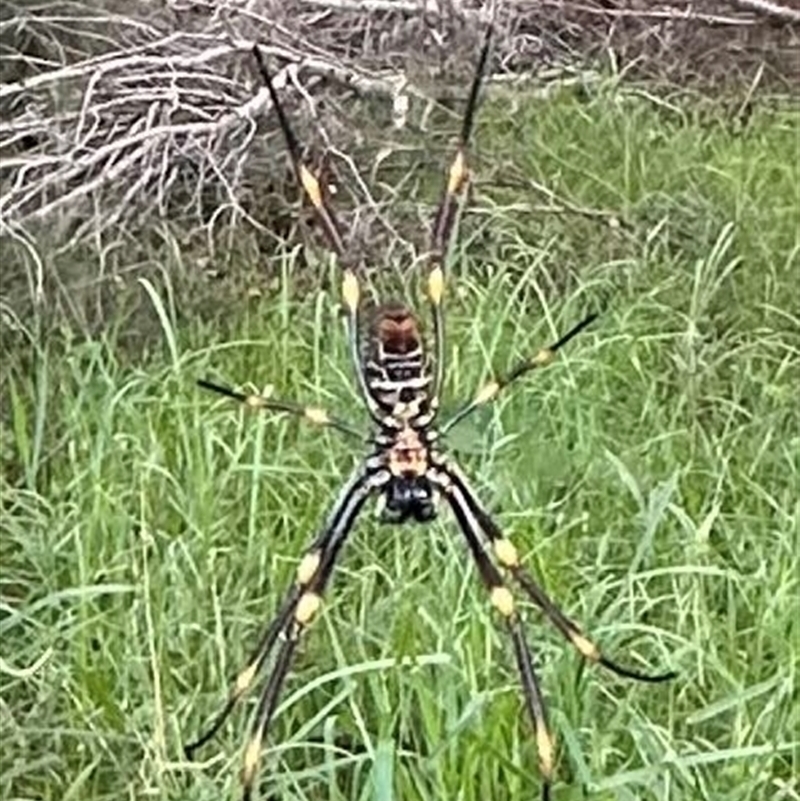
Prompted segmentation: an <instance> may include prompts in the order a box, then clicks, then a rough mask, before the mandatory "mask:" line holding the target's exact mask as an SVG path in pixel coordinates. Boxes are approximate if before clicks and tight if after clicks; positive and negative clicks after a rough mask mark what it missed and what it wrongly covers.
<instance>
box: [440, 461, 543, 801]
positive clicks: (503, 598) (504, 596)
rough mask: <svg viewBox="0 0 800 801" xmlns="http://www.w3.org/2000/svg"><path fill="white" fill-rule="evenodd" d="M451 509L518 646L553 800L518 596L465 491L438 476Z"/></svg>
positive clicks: (538, 696)
mask: <svg viewBox="0 0 800 801" xmlns="http://www.w3.org/2000/svg"><path fill="white" fill-rule="evenodd" d="M436 481H437V483H438V485H439V486H440V488H441V490H442V492H443V494H444V496H445V497H446V498H447V500H448V502H449V504H450V508H451V509H452V510H453V514H454V515H455V518H456V521H457V522H458V525H459V528H460V529H461V532H462V533H463V535H464V537H465V539H466V540H467V545H468V546H469V549H470V552H471V553H472V557H473V559H474V560H475V564H476V566H477V568H478V572H479V573H480V576H481V579H482V580H483V583H484V585H485V586H486V589H487V590H488V592H489V599H490V601H491V603H492V605H493V606H494V607H495V608H496V609H497V611H498V612H499V613H500V614H501V615H502V617H503V619H504V620H505V623H506V626H507V627H508V630H509V634H510V635H511V641H512V643H513V645H514V657H515V659H516V662H517V669H518V670H519V675H520V681H521V682H522V691H523V694H524V696H525V706H526V708H527V710H528V714H529V716H530V718H531V721H532V723H533V729H534V734H535V737H536V750H537V753H538V755H539V769H540V771H541V773H542V779H543V782H542V801H549V799H550V790H551V787H552V783H553V773H554V765H555V745H554V742H553V736H552V734H551V732H550V727H549V725H548V723H547V708H546V706H545V702H544V697H543V695H542V691H541V688H540V686H539V680H538V678H537V676H536V670H535V669H534V667H533V658H532V656H531V649H530V646H529V645H528V643H527V640H526V639H525V633H524V631H523V629H522V621H521V620H520V617H519V613H518V612H517V609H516V604H515V601H514V596H513V595H512V593H511V591H510V590H509V589H508V587H507V586H506V585H505V583H504V581H503V577H502V576H501V575H500V571H499V570H498V569H497V567H495V565H494V563H493V562H492V560H491V558H490V557H489V555H488V554H487V553H486V550H485V549H484V547H483V544H482V543H481V534H480V530H481V527H480V525H479V523H478V521H477V519H476V517H475V514H474V513H473V511H472V508H471V506H470V504H469V503H468V502H467V500H466V498H465V495H464V492H463V490H462V489H461V488H460V487H459V486H458V484H457V483H456V482H454V481H451V480H450V478H449V476H447V475H446V474H441V475H437V476H436Z"/></svg>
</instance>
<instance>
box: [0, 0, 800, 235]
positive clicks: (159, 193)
mask: <svg viewBox="0 0 800 801" xmlns="http://www.w3.org/2000/svg"><path fill="white" fill-rule="evenodd" d="M497 5H498V12H497V15H498V19H497V24H498V27H499V29H500V36H498V38H497V44H496V48H495V69H496V70H498V69H499V71H500V72H501V73H505V74H509V73H513V74H519V73H525V74H531V73H534V74H539V75H541V74H542V73H543V70H545V69H550V70H551V71H552V68H553V67H554V66H555V67H556V68H557V70H560V69H563V68H564V67H565V65H566V66H569V65H582V64H585V62H586V61H587V60H591V59H592V58H594V57H595V56H597V55H601V56H602V57H604V58H605V57H607V54H608V53H609V52H614V53H615V54H616V63H617V64H618V66H620V67H622V68H624V69H625V70H626V72H628V73H631V72H634V73H635V72H636V71H637V70H638V71H639V72H640V73H641V74H648V70H649V72H650V73H651V74H659V70H661V71H662V72H663V73H664V75H665V76H666V77H667V78H668V79H670V78H671V79H674V78H676V77H680V78H682V77H683V75H680V76H677V75H676V73H675V72H674V69H675V64H676V63H677V64H678V65H679V67H683V68H685V69H686V70H691V69H696V68H698V65H701V66H703V67H704V68H705V66H708V67H709V68H712V69H716V68H717V66H716V65H717V64H720V63H723V62H724V59H722V58H721V55H720V54H721V47H722V45H721V44H720V41H722V42H726V43H731V42H732V43H733V46H734V49H733V50H732V51H731V52H733V53H734V55H735V56H736V57H738V58H740V59H741V63H742V64H746V63H749V62H747V59H746V58H745V56H746V55H747V54H748V53H749V52H751V50H753V51H754V52H756V57H757V59H756V60H757V66H758V70H755V69H753V70H750V75H751V76H752V75H757V76H758V79H759V80H760V79H761V76H762V72H763V62H764V61H765V59H767V58H774V57H775V54H776V53H777V54H780V53H782V52H784V50H786V49H787V48H788V47H790V46H792V45H796V44H797V29H796V28H791V27H788V28H781V29H780V30H779V31H778V33H777V34H776V35H775V36H774V37H773V39H774V41H773V40H769V42H770V48H769V49H768V51H767V50H766V49H765V50H764V51H763V52H762V51H758V48H757V47H756V48H755V49H754V48H752V47H751V44H750V43H751V41H755V42H756V43H757V44H758V43H760V42H761V41H762V39H763V38H764V36H766V34H762V32H763V30H764V27H765V24H766V23H765V20H766V21H768V22H770V23H775V22H778V23H784V22H789V23H792V22H795V23H796V22H798V18H800V12H798V11H796V10H794V9H793V8H790V7H789V6H788V5H785V4H780V3H777V2H767V1H766V0H729V1H728V2H722V0H719V1H718V2H707V3H702V4H699V3H693V2H689V1H688V0H683V2H660V3H642V2H637V3H633V2H616V3H614V2H603V3H599V2H592V0H582V1H580V0H576V1H575V2H569V0H540V1H538V2H537V1H534V0H506V2H504V3H498V4H497ZM154 8H156V4H153V3H150V2H146V0H128V2H126V3H124V4H123V3H122V2H120V1H119V0H106V2H92V3H90V2H88V0H86V3H85V4H81V3H80V2H52V3H42V4H40V5H35V6H32V5H30V4H26V5H24V6H23V5H18V6H14V5H13V4H11V3H8V4H6V8H5V9H4V16H3V17H2V18H0V48H1V49H2V55H3V60H2V67H1V69H2V82H0V120H2V121H1V122H0V221H1V222H2V225H3V227H6V226H9V225H19V224H24V225H27V224H32V223H37V222H38V223H48V224H49V222H50V221H51V220H62V219H64V218H71V219H73V220H74V219H78V220H80V221H81V224H80V225H79V227H78V229H77V232H74V230H73V234H74V235H76V236H78V237H80V236H84V235H87V234H89V233H96V232H97V230H98V229H103V228H104V227H107V226H109V225H113V224H116V223H119V222H120V221H126V222H130V221H131V220H133V219H137V218H138V219H139V220H140V221H141V220H142V219H147V218H148V217H149V216H151V215H154V214H155V215H158V216H165V217H170V218H182V219H187V218H188V219H189V220H190V222H192V224H196V223H197V222H203V221H207V220H208V218H209V217H210V216H211V217H213V216H214V212H213V210H212V211H211V212H210V211H209V209H208V208H205V206H207V205H208V203H209V197H211V204H212V206H213V205H216V207H219V206H222V205H225V206H228V207H233V208H235V209H240V210H241V203H242V194H243V193H242V187H243V183H244V176H245V174H246V172H247V164H248V159H249V156H250V155H252V153H253V150H254V148H255V147H256V142H258V143H260V138H259V139H258V140H256V137H255V134H256V131H257V124H258V123H259V122H261V121H262V120H264V119H265V117H266V115H265V111H266V110H267V106H268V104H269V100H268V97H267V94H266V92H265V91H263V90H262V89H260V87H259V84H258V83H257V82H256V81H255V79H254V75H253V74H252V72H251V70H250V67H249V51H250V49H251V47H252V46H253V44H254V43H255V42H256V41H258V42H260V43H261V44H262V46H263V47H264V50H265V53H267V54H268V56H269V58H270V59H271V61H272V63H273V69H274V71H275V73H276V84H277V85H278V87H279V88H284V87H285V89H286V92H287V93H291V92H294V93H295V94H296V95H297V96H299V98H301V99H302V100H303V104H304V105H306V106H309V105H311V106H313V104H314V101H315V98H317V97H319V96H320V94H321V92H323V90H324V91H325V92H326V94H330V92H331V91H332V90H333V89H336V90H337V91H340V92H341V91H342V90H343V89H344V90H345V91H347V92H349V93H356V94H358V95H360V96H362V97H363V96H371V97H379V98H381V99H382V100H383V101H385V102H386V104H387V106H388V107H389V108H393V110H394V115H395V120H396V121H397V124H402V123H403V122H404V121H405V120H406V118H407V117H406V112H407V109H408V101H409V98H413V97H414V96H415V95H426V94H427V93H426V92H425V91H424V90H423V89H422V88H421V87H422V86H436V87H437V94H440V90H442V89H446V88H447V87H448V85H450V84H452V85H453V86H456V87H458V86H460V85H461V83H462V82H463V81H462V80H461V73H466V72H468V70H469V59H470V58H471V56H472V55H473V52H474V45H475V42H476V41H477V39H478V37H479V36H480V29H481V28H482V26H483V25H484V24H485V22H486V19H487V16H488V15H489V14H490V13H491V12H490V10H488V6H487V5H486V4H483V5H482V4H481V3H480V2H477V0H475V1H472V0H470V1H468V0H451V1H450V2H444V0H418V1H417V0H286V1H285V2H282V1H281V0H261V2H259V1H258V0H250V1H249V2H245V1H244V0H222V1H221V2H220V1H215V2H212V0H171V2H168V3H166V4H165V5H162V4H158V6H157V9H158V10H154ZM700 9H702V12H701V11H700ZM720 30H722V31H723V34H722V39H720V38H719V37H717V36H716V32H719V31H720ZM759 36H761V37H762V38H761V39H759V38H758V37H759ZM698 37H699V38H698ZM703 37H705V38H703ZM715 37H716V38H715ZM753 37H756V38H755V39H754V38H753ZM695 39H698V41H699V44H696V42H695ZM689 41H691V42H692V47H695V50H692V49H691V48H690V47H689V46H688V45H687V42H689ZM775 42H777V44H778V46H777V47H773V46H772V45H773V44H774V43H775ZM706 43H709V44H708V46H707V47H706ZM681 48H684V51H685V52H684V51H682V50H681ZM697 48H700V49H697ZM704 48H705V49H704ZM706 51H707V52H706ZM765 53H767V55H765ZM704 55H705V56H706V57H705V60H704V58H703V57H704ZM415 62H416V63H415ZM737 63H738V62H737ZM754 63H755V62H754ZM786 63H790V61H788V60H787V61H786ZM426 65H428V66H427V67H426ZM430 65H435V67H436V68H437V69H438V71H439V75H438V76H437V77H434V78H433V79H431V76H430ZM742 69H743V71H745V72H746V71H747V70H746V69H745V67H742ZM723 70H724V72H725V74H726V75H727V74H729V73H730V72H732V70H731V69H730V66H729V65H728V66H724V67H722V68H720V71H723ZM776 71H777V72H778V73H781V68H780V67H778V68H776ZM784 72H785V71H784ZM447 76H450V77H449V78H448V77H447ZM781 77H782V79H784V78H785V75H783V73H781ZM275 163H280V164H282V163H283V162H282V161H280V162H278V161H275Z"/></svg>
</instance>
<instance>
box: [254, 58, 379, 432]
mask: <svg viewBox="0 0 800 801" xmlns="http://www.w3.org/2000/svg"><path fill="white" fill-rule="evenodd" d="M253 56H254V57H255V60H256V63H257V64H258V69H259V72H260V73H261V77H262V79H263V81H264V84H265V85H266V87H267V91H268V92H269V96H270V100H271V101H272V105H273V107H274V109H275V113H276V114H277V116H278V123H279V125H280V128H281V131H282V133H283V138H284V140H285V141H286V147H287V149H288V151H289V156H290V157H291V160H292V166H293V167H294V172H295V175H296V176H297V182H298V183H299V185H300V187H301V188H302V190H303V192H304V193H305V196H306V197H307V198H308V199H309V201H310V202H311V205H312V206H313V207H314V212H315V213H316V216H317V220H318V221H319V223H320V225H321V227H322V231H323V234H324V236H325V241H326V242H327V244H328V247H329V248H330V250H331V251H332V252H333V254H334V255H335V256H336V259H337V261H338V262H339V263H340V266H341V268H342V298H343V299H344V305H345V309H346V312H347V337H348V342H349V345H350V360H351V362H352V363H353V367H354V369H355V373H356V378H357V380H358V385H359V389H360V391H361V396H362V398H363V400H364V403H365V404H366V406H367V409H368V410H369V413H370V416H371V417H372V418H373V420H375V421H376V422H380V420H381V413H380V407H379V406H378V404H377V403H376V401H375V400H374V399H373V398H372V396H371V395H370V393H369V388H368V386H367V379H366V374H365V372H364V365H363V364H362V360H361V354H360V352H359V343H358V332H359V310H360V303H361V288H360V286H359V283H358V278H357V277H356V273H355V270H354V269H353V264H352V258H348V257H349V255H350V254H349V252H348V249H347V247H346V246H345V243H344V239H343V238H342V234H341V226H340V225H339V222H338V220H337V218H336V214H335V213H334V211H333V209H332V208H331V206H330V204H329V203H328V202H327V200H326V197H325V193H324V192H323V189H322V186H321V185H320V182H319V181H318V180H317V178H316V176H315V175H314V173H313V172H311V169H310V168H309V167H308V165H307V164H306V163H305V161H304V160H303V156H302V152H301V148H300V143H299V141H298V139H297V136H296V134H295V133H294V131H293V130H292V127H291V126H290V125H289V120H288V118H287V116H286V112H285V110H284V108H283V106H282V105H281V102H280V99H279V97H278V92H277V91H276V89H275V86H274V84H273V82H272V76H271V75H270V72H269V70H268V69H267V64H266V61H265V60H264V57H263V56H262V55H261V50H260V49H259V47H258V45H256V46H254V47H253Z"/></svg>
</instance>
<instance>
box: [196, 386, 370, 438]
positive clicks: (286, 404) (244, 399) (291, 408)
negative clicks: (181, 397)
mask: <svg viewBox="0 0 800 801" xmlns="http://www.w3.org/2000/svg"><path fill="white" fill-rule="evenodd" d="M197 385H198V386H199V387H202V388H203V389H208V390H211V391H212V392H216V393H217V394H218V395H224V396H225V397H226V398H232V399H233V400H236V401H239V403H241V404H243V405H244V406H246V407H247V408H248V409H254V410H258V409H265V410H267V411H273V412H286V413H287V414H291V415H294V416H295V417H302V418H303V420H305V421H306V422H308V423H312V424H314V425H317V426H323V427H326V428H334V429H336V430H337V431H341V432H342V433H343V434H348V435H349V436H351V437H357V438H358V439H359V440H361V441H362V442H363V441H364V434H363V432H362V431H360V430H359V429H358V428H356V427H355V426H354V425H353V424H352V423H349V422H347V420H342V419H341V418H339V417H334V416H332V415H331V414H329V413H328V411H327V410H326V409H323V408H322V407H321V406H304V405H303V404H302V403H297V402H295V401H290V400H283V399H282V398H273V397H270V396H266V395H256V394H249V393H246V392H238V391H236V390H235V389H231V388H230V387H225V386H222V385H221V384H215V383H214V382H213V381H207V380H205V379H202V378H201V379H200V380H199V381H198V382H197Z"/></svg>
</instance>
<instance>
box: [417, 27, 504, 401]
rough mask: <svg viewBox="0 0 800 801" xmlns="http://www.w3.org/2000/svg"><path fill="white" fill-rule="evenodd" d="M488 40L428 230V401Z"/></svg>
mask: <svg viewBox="0 0 800 801" xmlns="http://www.w3.org/2000/svg"><path fill="white" fill-rule="evenodd" d="M491 40H492V27H491V26H489V27H488V28H487V30H486V36H485V37H484V40H483V47H482V48H481V54H480V56H479V58H478V66H477V68H476V70H475V77H474V78H473V79H472V86H471V87H470V91H469V98H468V100H467V107H466V109H465V111H464V119H463V121H462V123H461V133H460V135H459V138H458V145H457V147H456V152H455V155H454V157H453V160H452V161H451V163H450V166H449V168H448V169H447V181H446V183H445V186H444V190H443V192H442V198H441V200H440V201H439V207H438V208H437V210H436V216H435V217H434V220H433V227H432V228H431V241H430V250H429V251H428V300H429V301H430V307H431V315H432V317H433V334H434V343H435V347H434V354H433V359H434V364H435V366H436V372H435V374H434V381H433V387H432V389H431V394H432V397H434V398H435V397H437V396H438V394H439V392H441V388H442V381H443V380H444V367H445V355H444V354H445V329H444V310H443V305H442V298H443V295H444V266H445V261H446V259H447V250H448V247H449V244H450V239H451V237H452V233H453V226H454V223H455V219H456V214H457V211H458V208H459V205H460V201H461V199H462V198H463V197H464V195H465V194H466V188H467V185H468V183H469V166H468V164H467V155H468V147H469V139H470V134H471V133H472V128H473V123H474V120H475V111H476V109H477V107H478V94H479V90H480V87H481V82H482V81H483V77H484V73H485V72H486V64H487V62H488V60H489V47H490V45H491Z"/></svg>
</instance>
